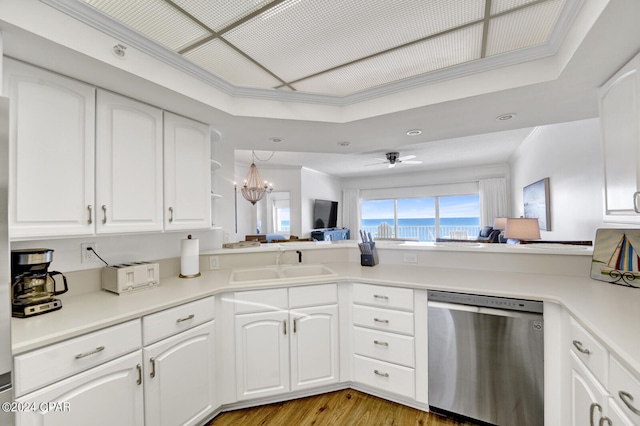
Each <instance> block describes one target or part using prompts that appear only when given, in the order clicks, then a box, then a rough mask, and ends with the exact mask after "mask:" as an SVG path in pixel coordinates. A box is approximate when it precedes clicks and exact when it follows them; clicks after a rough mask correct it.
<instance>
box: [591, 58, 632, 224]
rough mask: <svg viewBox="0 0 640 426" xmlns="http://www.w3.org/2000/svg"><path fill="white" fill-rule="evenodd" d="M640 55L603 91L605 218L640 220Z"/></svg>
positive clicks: (601, 111)
mask: <svg viewBox="0 0 640 426" xmlns="http://www.w3.org/2000/svg"><path fill="white" fill-rule="evenodd" d="M639 71H640V55H639V56H636V57H635V58H633V60H631V62H629V63H628V64H627V65H625V66H624V67H623V68H622V69H621V70H620V71H618V72H617V73H616V74H615V75H614V76H613V77H612V78H611V79H610V80H609V81H608V82H607V83H606V84H605V85H604V86H602V88H601V89H600V92H599V97H600V123H601V126H602V137H603V145H604V166H605V170H604V178H605V182H604V204H605V205H604V209H605V210H604V220H605V221H606V222H620V223H640V192H639V191H640V77H639V75H638V73H639Z"/></svg>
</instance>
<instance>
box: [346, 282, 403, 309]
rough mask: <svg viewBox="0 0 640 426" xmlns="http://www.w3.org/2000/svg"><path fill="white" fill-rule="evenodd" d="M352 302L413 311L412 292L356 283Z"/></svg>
mask: <svg viewBox="0 0 640 426" xmlns="http://www.w3.org/2000/svg"><path fill="white" fill-rule="evenodd" d="M353 301H354V303H360V304H363V305H371V306H380V307H384V308H392V309H402V310H405V311H413V290H411V289H408V288H398V287H384V286H379V285H371V284H360V283H356V284H354V285H353Z"/></svg>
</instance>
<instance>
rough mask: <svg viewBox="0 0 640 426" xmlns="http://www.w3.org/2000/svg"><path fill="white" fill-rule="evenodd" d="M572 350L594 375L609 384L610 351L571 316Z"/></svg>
mask: <svg viewBox="0 0 640 426" xmlns="http://www.w3.org/2000/svg"><path fill="white" fill-rule="evenodd" d="M569 343H570V345H571V351H572V352H573V353H575V354H576V356H577V357H578V358H580V360H582V362H584V363H585V365H586V366H587V368H589V370H590V371H591V372H592V373H593V375H594V376H596V378H597V379H598V380H599V381H600V383H602V384H603V385H605V386H606V385H607V362H608V356H609V354H608V352H607V350H606V349H605V348H604V346H602V345H601V344H600V343H599V342H598V341H597V340H596V339H595V338H594V337H593V336H591V334H590V333H589V332H588V331H587V330H585V329H584V328H583V327H582V326H581V325H580V324H578V323H577V322H576V320H574V319H573V318H571V341H570V342H569Z"/></svg>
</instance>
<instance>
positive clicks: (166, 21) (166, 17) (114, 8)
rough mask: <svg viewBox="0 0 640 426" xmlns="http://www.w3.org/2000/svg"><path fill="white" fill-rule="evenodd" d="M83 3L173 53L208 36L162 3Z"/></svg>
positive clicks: (146, 0)
mask: <svg viewBox="0 0 640 426" xmlns="http://www.w3.org/2000/svg"><path fill="white" fill-rule="evenodd" d="M85 2H86V3H88V4H90V5H91V6H93V7H95V8H96V9H98V10H100V11H102V12H103V13H105V14H107V15H109V16H111V17H112V18H114V19H116V20H117V21H120V22H121V23H122V24H124V25H127V26H129V27H131V28H133V29H134V30H136V31H138V32H140V33H142V34H144V35H145V36H147V37H149V38H150V39H152V40H154V41H156V42H158V43H160V44H162V45H164V46H165V47H168V48H169V49H171V50H174V51H178V50H180V49H181V48H182V47H184V46H186V45H189V44H191V43H193V42H194V41H196V40H199V39H201V38H203V37H205V36H206V35H208V34H209V32H207V31H206V30H205V29H204V28H202V27H201V26H200V25H198V24H196V23H194V22H193V21H192V20H191V19H189V18H187V17H185V16H184V15H183V14H182V13H180V12H179V11H178V10H176V9H175V8H174V7H172V6H170V5H169V4H168V3H167V2H165V1H163V0H136V1H127V0H85Z"/></svg>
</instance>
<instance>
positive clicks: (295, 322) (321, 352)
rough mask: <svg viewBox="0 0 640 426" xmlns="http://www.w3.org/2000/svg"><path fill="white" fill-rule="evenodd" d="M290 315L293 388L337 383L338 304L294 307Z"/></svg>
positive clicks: (338, 353) (338, 355) (338, 352)
mask: <svg viewBox="0 0 640 426" xmlns="http://www.w3.org/2000/svg"><path fill="white" fill-rule="evenodd" d="M290 318H291V331H292V333H291V390H299V389H305V388H310V387H315V386H322V385H327V384H330V383H337V382H338V381H339V379H340V374H339V362H340V351H339V349H338V345H339V336H338V306H337V305H332V306H316V307H311V308H301V309H295V310H292V311H291V313H290Z"/></svg>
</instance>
